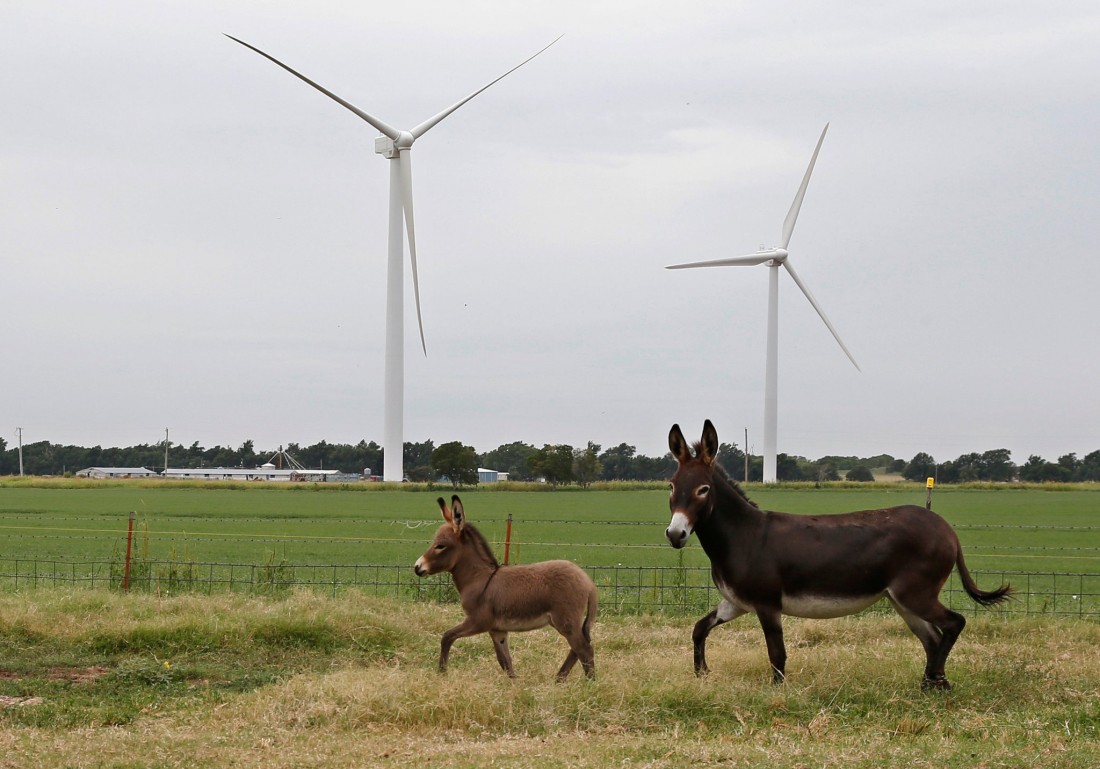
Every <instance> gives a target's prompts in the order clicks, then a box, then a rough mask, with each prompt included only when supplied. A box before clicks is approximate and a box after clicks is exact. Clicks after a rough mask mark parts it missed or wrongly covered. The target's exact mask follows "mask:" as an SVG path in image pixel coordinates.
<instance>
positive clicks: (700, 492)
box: [695, 486, 710, 498]
mask: <svg viewBox="0 0 1100 769" xmlns="http://www.w3.org/2000/svg"><path fill="white" fill-rule="evenodd" d="M707 494H710V486H700V487H699V488H697V489H696V490H695V496H697V497H700V498H702V497H705V496H706V495H707Z"/></svg>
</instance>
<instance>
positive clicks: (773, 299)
mask: <svg viewBox="0 0 1100 769" xmlns="http://www.w3.org/2000/svg"><path fill="white" fill-rule="evenodd" d="M828 130H829V124H828V123H826V124H825V128H824V129H822V131H821V138H820V139H818V140H817V147H815V148H814V154H813V157H812V158H810V165H809V167H808V168H807V169H806V175H805V176H803V177H802V186H800V187H799V188H798V194H796V195H795V196H794V202H793V203H791V210H790V211H788V212H787V218H786V219H784V220H783V232H782V234H781V236H780V237H781V241H782V245H781V246H779V247H778V248H768V249H763V250H760V251H757V252H756V253H755V254H749V255H748V256H735V257H732V258H729V259H713V260H710V261H706V262H691V263H689V264H673V265H669V266H668V267H667V268H666V269H669V270H681V269H688V268H693V267H727V266H732V267H751V266H755V265H758V264H766V265H768V267H769V268H770V269H769V273H768V353H767V369H766V371H765V376H764V482H765V483H774V482H775V480H776V459H775V457H776V432H777V422H778V418H777V414H778V408H777V403H778V386H779V360H778V359H779V267H780V266H782V267H784V268H785V269H786V270H787V272H788V273H789V274H790V276H791V279H792V280H794V282H795V285H797V286H798V287H799V288H800V289H802V293H803V294H805V295H806V298H807V299H808V300H809V301H810V304H811V305H812V306H813V308H814V309H815V310H817V314H818V315H820V316H821V319H822V320H823V321H825V325H826V326H827V327H828V329H829V331H830V332H831V333H832V335H833V338H834V339H836V341H837V344H839V345H840V349H842V350H844V354H845V355H847V356H848V360H850V361H851V362H852V365H853V366H855V367H856V370H857V371H858V370H859V364H858V363H856V359H855V358H854V357H852V353H850V352H849V351H848V348H847V347H845V346H844V342H843V341H841V339H840V334H838V333H837V331H836V329H835V328H833V324H832V323H830V322H829V319H828V318H827V317H826V316H825V311H824V310H822V309H821V305H819V304H818V303H817V300H816V299H814V295H813V294H812V293H810V289H809V288H807V287H806V284H805V283H803V282H802V279H801V278H799V277H798V273H797V272H795V271H794V267H792V266H791V262H790V259H789V254H788V253H787V246H788V244H790V242H791V233H793V232H794V223H795V221H797V220H798V211H799V209H800V208H802V199H803V198H804V197H806V188H807V187H808V186H809V185H810V174H812V173H813V171H814V164H815V163H817V153H818V152H820V151H821V143H822V142H824V141H825V133H826V131H828ZM745 451H746V452H747V451H748V447H747V446H746V447H745Z"/></svg>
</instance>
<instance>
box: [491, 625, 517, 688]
mask: <svg viewBox="0 0 1100 769" xmlns="http://www.w3.org/2000/svg"><path fill="white" fill-rule="evenodd" d="M489 637H490V638H492V639H493V651H495V652H496V653H497V662H499V663H500V667H501V669H502V670H503V671H504V672H505V673H507V674H508V677H509V678H515V677H516V671H515V670H514V669H513V668H512V650H511V649H509V648H508V634H507V633H505V632H503V631H500V630H492V631H490V632H489Z"/></svg>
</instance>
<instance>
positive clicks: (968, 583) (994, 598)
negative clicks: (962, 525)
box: [955, 547, 1012, 606]
mask: <svg viewBox="0 0 1100 769" xmlns="http://www.w3.org/2000/svg"><path fill="white" fill-rule="evenodd" d="M955 566H957V567H958V569H959V578H960V579H961V580H962V586H963V589H964V590H965V591H966V594H967V595H968V596H970V597H971V598H972V599H974V601H976V602H977V603H979V604H981V605H982V606H996V605H997V604H999V603H1001V602H1002V601H1007V600H1008V599H1009V598H1010V597H1011V596H1012V586H1011V585H1009V584H1007V583H1005V584H1002V585H1001V586H1000V587H999V588H997V589H996V590H982V589H980V588H979V587H978V583H976V582H975V581H974V578H973V577H971V576H970V570H969V569H967V568H966V561H965V560H964V559H963V551H962V547H959V555H958V557H957V558H956V559H955Z"/></svg>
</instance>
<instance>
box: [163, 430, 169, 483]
mask: <svg viewBox="0 0 1100 769" xmlns="http://www.w3.org/2000/svg"><path fill="white" fill-rule="evenodd" d="M164 477H165V478H167V477H168V428H167V427H165V428H164Z"/></svg>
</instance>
